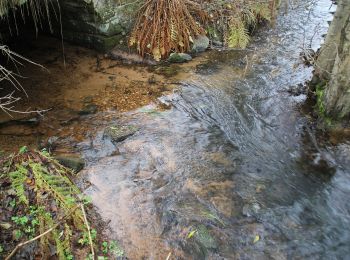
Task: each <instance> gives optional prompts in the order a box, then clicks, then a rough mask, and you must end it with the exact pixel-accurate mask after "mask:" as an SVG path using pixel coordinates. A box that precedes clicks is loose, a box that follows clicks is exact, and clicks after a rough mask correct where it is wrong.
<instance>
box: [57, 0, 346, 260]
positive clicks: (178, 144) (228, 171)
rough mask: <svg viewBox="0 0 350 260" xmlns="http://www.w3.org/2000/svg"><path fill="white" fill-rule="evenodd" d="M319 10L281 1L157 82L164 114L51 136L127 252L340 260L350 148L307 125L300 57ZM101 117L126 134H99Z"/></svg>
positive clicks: (138, 113)
mask: <svg viewBox="0 0 350 260" xmlns="http://www.w3.org/2000/svg"><path fill="white" fill-rule="evenodd" d="M332 10H334V7H332V1H329V0H319V1H311V0H305V1H290V6H288V8H286V9H284V7H283V8H281V10H280V15H279V17H278V19H277V21H276V24H275V25H274V26H273V27H272V28H270V29H261V30H260V31H259V32H258V33H256V35H255V36H254V37H253V42H252V44H251V45H250V47H249V48H248V49H247V50H244V51H242V50H231V51H210V52H207V53H205V54H203V55H202V56H201V57H198V58H197V59H196V60H195V61H194V62H192V63H189V64H187V65H184V66H180V67H179V68H178V69H179V70H180V73H179V74H178V75H176V76H171V77H167V78H166V82H168V83H166V84H169V85H171V84H172V85H173V84H174V83H176V85H177V86H178V87H176V88H168V90H169V91H168V92H167V93H166V94H165V95H163V96H162V97H161V98H160V103H162V104H164V105H163V107H165V108H166V109H160V108H159V105H157V104H154V103H151V104H150V105H147V106H143V107H141V108H139V109H135V110H131V111H129V112H123V111H118V110H113V109H105V110H103V111H99V112H97V113H95V114H93V115H86V116H84V117H83V118H80V119H79V123H78V124H79V125H84V126H87V128H84V129H85V130H84V131H83V132H82V133H81V135H80V137H79V140H73V141H72V139H64V138H63V139H62V143H64V144H66V143H70V144H71V143H74V146H73V147H72V150H74V151H76V152H80V153H81V154H82V155H83V157H84V159H85V160H86V162H87V165H86V167H85V169H84V170H83V171H82V172H80V173H79V175H78V183H79V185H80V186H81V187H82V188H83V189H84V190H85V193H86V194H87V195H89V196H91V198H92V201H93V204H94V205H95V206H96V208H97V210H98V212H99V213H100V214H101V216H102V218H103V219H104V220H105V221H106V222H108V223H109V227H110V230H109V233H108V236H109V237H111V239H116V240H118V241H119V242H120V244H121V245H122V246H123V248H124V250H125V253H126V256H127V257H128V258H129V259H167V257H169V259H345V258H346V257H348V255H349V253H350V247H349V242H350V200H348V199H347V198H348V197H349V196H350V142H349V139H346V138H345V139H342V140H340V141H339V140H337V141H334V142H331V141H329V139H327V138H324V137H323V136H322V135H320V134H319V132H318V131H315V130H314V129H313V122H312V121H313V120H312V118H311V117H310V116H309V115H308V109H306V108H305V106H306V105H305V101H306V95H305V91H303V87H302V86H303V85H304V83H305V82H306V81H308V80H310V79H311V76H312V67H305V66H304V65H303V64H302V62H301V59H300V52H302V50H303V48H309V47H311V48H313V49H315V50H316V49H317V48H318V47H319V46H320V44H321V42H322V37H321V36H322V35H323V34H324V33H326V31H327V26H328V25H327V20H330V19H331V18H332V16H331V14H330V12H331V11H332ZM147 73H151V74H152V73H153V71H152V70H151V71H148V72H147ZM167 76H169V75H167ZM147 77H148V76H146V77H145V78H147ZM157 77H159V76H157ZM162 80H165V79H163V78H162ZM166 84H165V85H166ZM102 99H103V95H102ZM114 125H115V126H120V125H129V126H133V127H135V129H138V130H137V131H136V133H135V134H133V135H132V136H129V137H128V138H127V139H126V140H124V141H122V142H112V141H111V140H110V139H109V138H106V135H105V134H104V131H105V128H106V127H107V126H112V127H113V126H114ZM72 131H74V129H73V130H72ZM335 139H337V138H335ZM64 140H66V142H65V141H64Z"/></svg>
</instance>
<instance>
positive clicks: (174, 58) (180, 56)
mask: <svg viewBox="0 0 350 260" xmlns="http://www.w3.org/2000/svg"><path fill="white" fill-rule="evenodd" d="M191 60H192V57H191V55H189V54H187V53H176V52H175V53H172V54H170V56H169V58H168V61H169V62H171V63H183V62H187V61H191Z"/></svg>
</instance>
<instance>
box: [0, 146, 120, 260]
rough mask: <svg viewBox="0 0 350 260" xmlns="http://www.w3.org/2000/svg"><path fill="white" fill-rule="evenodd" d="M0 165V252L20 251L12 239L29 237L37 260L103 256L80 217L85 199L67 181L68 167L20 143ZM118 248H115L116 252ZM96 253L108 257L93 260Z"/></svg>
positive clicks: (93, 233)
mask: <svg viewBox="0 0 350 260" xmlns="http://www.w3.org/2000/svg"><path fill="white" fill-rule="evenodd" d="M0 167H1V169H2V173H1V175H0V186H1V192H0V201H1V202H0V206H1V207H0V212H2V213H3V214H2V216H1V219H0V222H1V223H2V226H1V229H0V237H1V239H0V249H1V250H0V257H1V256H6V255H7V257H9V256H10V255H11V252H14V254H13V256H16V255H17V254H18V255H19V256H20V255H21V250H22V248H21V247H19V248H16V249H15V250H14V244H13V243H14V241H15V242H17V244H18V243H21V242H22V243H23V242H25V241H30V240H31V239H32V240H33V239H34V240H33V241H32V242H37V245H36V248H37V250H33V251H32V254H33V256H34V252H35V253H36V255H35V256H36V257H39V258H41V259H48V258H49V257H50V256H52V255H56V256H57V257H58V259H62V260H63V259H74V258H75V259H85V258H87V259H91V258H92V259H95V253H94V252H100V253H101V254H102V255H103V254H105V255H106V253H105V251H106V247H103V246H102V245H99V242H98V241H99V240H101V237H98V236H99V234H98V232H97V231H96V229H93V228H90V224H89V221H88V220H87V217H86V215H87V214H86V213H85V208H89V205H88V204H89V200H88V199H87V198H86V197H84V196H83V195H82V193H81V192H80V190H79V189H78V188H77V187H76V186H75V185H74V183H73V182H72V181H71V179H70V178H71V176H72V172H71V171H70V170H69V169H67V168H65V167H63V166H62V165H60V164H59V163H58V162H57V161H56V160H54V159H53V158H52V157H51V156H50V155H49V154H48V153H47V152H45V151H42V152H37V151H27V150H26V148H22V149H21V150H20V152H19V153H17V154H15V155H11V156H9V157H6V158H3V159H1V160H0ZM3 223H5V224H6V225H4V224H3ZM47 231H49V232H47ZM43 234H44V235H43ZM36 236H39V237H37V239H35V238H36ZM106 243H108V242H106ZM76 247H78V248H79V251H80V253H79V256H76V253H75V251H76V250H75V249H76ZM115 247H116V246H115ZM108 248H109V247H108ZM17 249H18V250H17ZM23 250H25V249H24V248H23ZM103 250H104V251H103ZM37 252H39V253H37ZM121 252H122V249H120V248H119V251H118V253H119V256H120V254H121ZM107 253H108V252H107ZM84 255H85V256H84ZM107 255H108V254H107ZM82 256H83V258H82ZM102 257H103V259H108V258H106V257H105V256H101V257H99V259H102ZM5 259H7V258H5ZM8 259H11V258H8Z"/></svg>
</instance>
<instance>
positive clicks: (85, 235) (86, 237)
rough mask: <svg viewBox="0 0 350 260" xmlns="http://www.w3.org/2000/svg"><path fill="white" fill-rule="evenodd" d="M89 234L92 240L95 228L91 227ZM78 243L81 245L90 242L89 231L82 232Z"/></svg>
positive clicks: (95, 232) (95, 235)
mask: <svg viewBox="0 0 350 260" xmlns="http://www.w3.org/2000/svg"><path fill="white" fill-rule="evenodd" d="M90 234H91V239H92V241H94V240H95V239H96V237H97V231H96V229H91V231H90ZM78 243H79V244H80V245H82V246H85V245H88V244H89V243H90V241H89V233H88V232H87V231H85V232H84V233H83V236H82V237H81V238H80V239H79V240H78Z"/></svg>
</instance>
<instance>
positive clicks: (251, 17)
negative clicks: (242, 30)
mask: <svg viewBox="0 0 350 260" xmlns="http://www.w3.org/2000/svg"><path fill="white" fill-rule="evenodd" d="M242 20H243V21H244V23H245V24H246V25H247V26H255V25H256V23H257V17H256V15H255V14H254V13H253V12H252V11H251V10H250V9H245V10H244V11H243V12H242Z"/></svg>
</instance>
